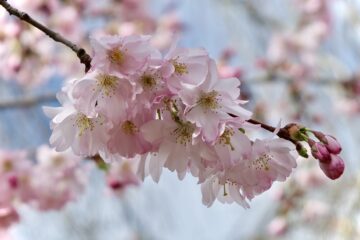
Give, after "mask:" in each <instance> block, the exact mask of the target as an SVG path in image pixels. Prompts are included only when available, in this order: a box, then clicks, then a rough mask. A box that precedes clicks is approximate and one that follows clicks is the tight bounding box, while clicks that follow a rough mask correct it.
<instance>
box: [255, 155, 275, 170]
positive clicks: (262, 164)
mask: <svg viewBox="0 0 360 240" xmlns="http://www.w3.org/2000/svg"><path fill="white" fill-rule="evenodd" d="M272 158H273V157H272V156H271V155H270V154H267V153H264V154H262V155H261V156H260V157H258V158H257V159H255V160H253V161H252V162H251V165H252V167H253V168H255V169H256V170H265V171H268V170H270V166H269V161H270V160H271V159H272Z"/></svg>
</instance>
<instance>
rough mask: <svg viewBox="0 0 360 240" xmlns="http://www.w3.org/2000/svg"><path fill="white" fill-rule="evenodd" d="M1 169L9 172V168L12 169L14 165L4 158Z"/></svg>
mask: <svg viewBox="0 0 360 240" xmlns="http://www.w3.org/2000/svg"><path fill="white" fill-rule="evenodd" d="M2 167H3V170H4V172H9V171H11V170H13V167H14V165H13V163H12V162H11V160H5V161H4V162H3V166H2Z"/></svg>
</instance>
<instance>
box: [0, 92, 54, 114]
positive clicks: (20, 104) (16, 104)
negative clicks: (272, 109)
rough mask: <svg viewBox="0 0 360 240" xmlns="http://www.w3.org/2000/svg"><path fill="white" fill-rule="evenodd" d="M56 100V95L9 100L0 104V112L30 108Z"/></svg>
mask: <svg viewBox="0 0 360 240" xmlns="http://www.w3.org/2000/svg"><path fill="white" fill-rule="evenodd" d="M55 100H56V94H55V93H48V94H43V95H39V96H31V97H25V98H22V99H14V100H7V101H2V102H0V110H4V109H9V108H28V107H31V106H34V105H38V104H41V103H44V102H51V101H55Z"/></svg>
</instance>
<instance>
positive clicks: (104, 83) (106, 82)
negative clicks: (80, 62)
mask: <svg viewBox="0 0 360 240" xmlns="http://www.w3.org/2000/svg"><path fill="white" fill-rule="evenodd" d="M72 87H73V90H72V97H73V98H74V102H75V106H76V108H77V109H79V110H81V111H82V112H83V113H85V114H86V115H88V116H96V115H97V114H98V113H99V114H101V115H103V116H105V117H106V118H108V119H109V120H111V121H112V122H113V123H118V122H119V121H120V119H121V118H123V117H124V116H123V115H124V112H125V109H126V108H127V107H128V103H127V101H128V100H130V99H131V88H132V86H131V85H130V83H129V81H128V80H126V79H121V78H119V77H117V76H114V75H109V74H106V73H102V72H99V71H97V70H95V71H92V72H90V73H88V74H86V75H85V76H84V77H83V78H82V79H79V80H75V81H74V83H73V86H72ZM111 106H116V107H111Z"/></svg>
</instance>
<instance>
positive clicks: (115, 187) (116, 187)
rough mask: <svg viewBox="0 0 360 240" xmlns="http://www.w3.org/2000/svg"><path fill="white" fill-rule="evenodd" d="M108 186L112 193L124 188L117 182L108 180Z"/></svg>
mask: <svg viewBox="0 0 360 240" xmlns="http://www.w3.org/2000/svg"><path fill="white" fill-rule="evenodd" d="M108 186H109V187H110V188H111V189H113V190H114V191H116V190H120V189H122V188H123V187H124V184H123V183H122V182H120V181H119V180H114V179H113V180H110V181H108Z"/></svg>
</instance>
